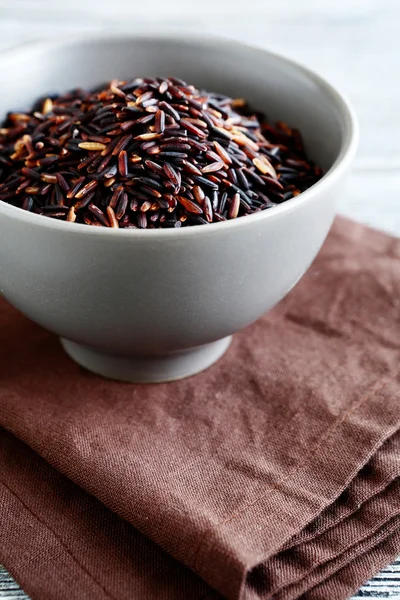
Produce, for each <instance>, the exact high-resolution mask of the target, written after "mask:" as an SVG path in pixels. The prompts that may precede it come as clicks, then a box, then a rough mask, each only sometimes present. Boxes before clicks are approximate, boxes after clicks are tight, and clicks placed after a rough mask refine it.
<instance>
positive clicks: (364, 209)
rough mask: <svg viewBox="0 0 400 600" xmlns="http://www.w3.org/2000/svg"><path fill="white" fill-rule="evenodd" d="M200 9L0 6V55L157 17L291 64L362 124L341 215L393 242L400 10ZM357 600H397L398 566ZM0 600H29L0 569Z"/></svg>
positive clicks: (278, 5)
mask: <svg viewBox="0 0 400 600" xmlns="http://www.w3.org/2000/svg"><path fill="white" fill-rule="evenodd" d="M198 7H199V4H198V3H196V5H195V4H194V3H193V2H188V1H187V0H168V2H162V1H161V0H146V2H143V3H139V2H130V1H129V0H113V2H110V3H108V2H98V0H86V1H82V0H57V1H56V2H54V1H52V2H50V0H35V2H32V0H0V50H2V49H7V48H10V47H13V46H15V45H18V44H20V43H23V42H25V41H29V40H35V39H39V38H43V37H51V36H53V37H56V36H60V35H68V34H71V33H77V32H84V31H101V30H107V31H110V30H112V31H121V32H123V31H132V28H135V30H138V29H144V30H148V29H149V28H154V15H155V14H156V15H157V20H158V22H160V23H162V24H163V26H164V27H170V28H174V29H176V30H177V31H179V30H184V31H193V32H195V31H202V32H208V33H215V34H219V35H225V36H227V37H233V38H237V39H239V40H242V41H247V42H251V43H255V44H258V45H260V46H264V47H268V48H269V49H272V50H275V51H278V52H282V53H283V54H286V55H287V56H290V57H292V58H295V59H297V60H299V61H301V62H303V63H304V64H306V65H308V66H309V67H311V68H313V69H315V70H316V71H318V72H320V73H321V74H322V75H324V76H325V77H326V78H328V79H329V80H330V81H331V82H332V83H333V84H335V85H336V86H338V87H339V88H340V89H341V90H343V91H344V92H345V93H346V95H347V96H348V97H349V98H350V100H351V101H352V103H353V104H354V107H355V109H356V112H357V114H358V117H359V121H360V127H361V139H360V147H359V151H358V154H357V158H356V162H355V167H354V171H353V174H352V176H351V178H350V181H349V185H348V189H347V192H346V193H345V194H344V196H343V198H342V199H341V200H340V203H339V211H340V212H342V213H343V214H345V215H347V216H349V217H351V218H353V219H356V220H358V221H361V222H364V223H367V224H369V225H371V226H373V227H377V228H381V229H384V230H386V231H388V232H391V233H393V234H395V235H400V144H399V143H398V132H399V126H400V110H399V100H398V98H399V94H400V89H399V88H400V80H399V73H400V37H399V35H398V30H399V25H400V2H398V0H324V1H323V2H321V1H320V0H302V1H301V2H300V1H297V0H279V1H278V2H268V0H247V1H246V2H245V3H239V2H227V0H222V1H220V2H216V1H215V0H202V2H201V7H200V8H198ZM356 597H357V598H369V599H376V600H377V599H378V598H391V600H395V599H398V600H399V599H400V560H399V561H397V562H396V563H395V564H394V565H392V566H390V567H387V568H386V569H384V570H383V571H382V573H381V574H379V575H378V576H377V577H375V578H374V579H373V580H372V581H370V582H369V583H367V584H365V586H363V587H362V588H361V590H360V592H359V594H358V595H357V596H356ZM0 598H1V600H11V599H13V600H15V599H19V600H27V598H28V597H27V596H26V595H25V594H24V592H22V591H21V590H20V588H19V587H18V585H17V584H16V583H15V582H14V581H13V579H12V578H11V577H10V576H9V575H8V574H7V572H6V571H5V570H4V569H1V567H0ZM55 600H56V599H55ZM326 600H329V599H326Z"/></svg>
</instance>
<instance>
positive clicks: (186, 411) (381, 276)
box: [0, 218, 400, 600]
mask: <svg viewBox="0 0 400 600" xmlns="http://www.w3.org/2000/svg"><path fill="white" fill-rule="evenodd" d="M399 334H400V241H399V240H396V239H393V238H391V237H389V236H386V235H384V234H382V233H379V232H376V231H373V230H371V229H368V228H365V227H363V226H361V225H357V224H355V223H351V222H349V221H346V220H344V219H341V218H340V219H337V220H336V222H335V224H334V226H333V228H332V231H331V233H330V235H329V237H328V239H327V241H326V243H325V245H324V247H323V249H322V251H321V253H320V254H319V256H318V257H317V259H316V261H315V262H314V264H313V265H312V267H311V268H310V270H309V271H308V273H307V275H306V276H305V277H304V278H303V280H302V281H301V282H300V283H299V284H298V285H297V286H296V288H295V289H294V290H293V291H292V292H291V293H290V294H289V295H288V296H287V297H286V298H285V299H284V300H283V302H281V303H280V305H279V306H277V307H276V308H275V309H274V310H272V311H271V312H270V313H268V314H267V315H266V316H265V317H263V318H262V319H261V320H259V321H258V322H257V323H256V324H254V325H253V326H251V327H249V328H248V329H247V330H245V331H243V332H241V333H240V334H238V335H236V336H235V338H234V341H233V343H232V346H231V348H230V350H229V351H228V353H227V354H226V355H225V356H224V358H223V359H221V360H220V361H219V362H218V363H217V364H216V365H214V366H213V367H212V368H210V369H209V370H208V371H206V372H204V373H201V374H199V375H197V376H195V377H192V378H190V379H187V380H184V381H180V382H175V383H170V384H159V385H150V386H147V385H140V386H139V385H129V384H121V383H117V382H112V381H106V380H103V379H100V378H98V377H95V376H94V375H91V374H90V373H87V372H86V371H84V370H82V369H80V368H79V367H78V366H76V365H75V364H74V363H72V362H71V361H70V360H69V359H68V358H67V357H66V356H65V355H64V354H63V352H62V350H61V348H60V346H59V343H58V341H57V339H56V338H54V336H52V335H51V334H49V333H47V332H45V331H43V330H41V329H40V328H39V327H37V326H36V325H34V324H33V323H31V322H29V321H28V320H26V319H25V318H23V317H22V316H21V315H19V314H18V313H17V312H16V311H15V310H14V309H12V308H11V307H10V306H9V305H7V304H6V302H4V301H3V302H2V303H0V352H1V360H0V384H1V385H0V425H1V426H2V427H3V428H4V429H3V431H2V433H1V438H0V442H1V443H0V514H1V523H2V526H1V528H0V530H1V531H0V536H1V538H0V539H1V543H0V561H1V562H3V564H5V566H6V567H8V568H9V570H10V571H11V572H12V573H13V574H14V575H15V576H16V577H17V579H18V580H19V581H20V582H21V583H22V585H23V586H24V587H25V589H26V590H27V592H28V593H30V594H31V596H32V598H33V600H50V599H51V600H58V599H61V600H62V599H64V598H65V599H67V598H68V600H74V599H76V600H78V599H79V600H82V599H86V598H87V599H90V600H91V599H92V598H93V599H96V600H98V599H100V600H101V599H102V598H115V599H117V598H118V599H125V598H126V599H128V598H129V599H131V598H143V599H145V600H147V599H149V600H152V599H153V598H154V599H155V598H157V599H160V600H164V599H165V600H170V599H173V598H188V599H193V600H200V598H201V599H203V600H204V599H206V598H210V599H211V598H220V597H221V596H222V597H227V598H230V599H238V598H241V599H246V600H253V599H254V600H259V599H264V598H265V599H267V598H272V597H273V598H274V599H279V600H289V599H294V598H300V597H303V598H311V599H321V600H322V599H324V600H326V598H330V600H336V599H337V600H340V599H341V598H346V597H347V596H348V595H349V594H351V593H352V591H354V590H355V589H357V587H358V586H359V585H360V584H361V583H362V582H363V581H364V580H365V579H367V578H368V577H369V576H370V575H372V574H373V572H374V571H375V570H377V569H379V568H381V567H382V566H384V564H385V563H387V562H389V561H390V560H391V559H392V558H394V557H395V555H396V554H397V553H398V552H399V551H400V527H399V525H400V501H399V500H398V498H399V486H400V479H399V476H400V453H399V449H400V412H399V410H398V401H399V399H400V375H399V358H400V335H399Z"/></svg>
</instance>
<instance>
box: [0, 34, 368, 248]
mask: <svg viewBox="0 0 400 600" xmlns="http://www.w3.org/2000/svg"><path fill="white" fill-rule="evenodd" d="M138 39H146V40H149V39H154V41H156V40H158V41H159V40H167V41H168V40H177V41H179V42H181V43H183V44H184V43H191V42H193V41H195V42H197V43H202V44H203V45H205V44H210V42H211V43H213V44H214V45H215V44H223V45H226V44H230V45H233V44H234V45H235V46H236V47H238V46H239V47H242V48H243V49H248V50H253V51H256V52H259V53H264V54H267V55H269V56H270V57H272V58H273V59H274V60H276V61H278V62H281V63H283V64H285V65H287V66H290V67H292V68H294V69H296V70H298V71H300V72H301V73H303V74H304V75H305V76H306V77H308V78H309V79H310V80H312V81H313V82H314V83H315V84H317V85H318V87H320V88H321V89H322V90H323V91H324V93H325V94H327V96H329V97H330V98H331V99H332V100H333V102H334V104H335V105H336V107H337V108H338V112H339V115H340V118H341V119H342V124H343V130H344V134H343V140H342V144H341V147H340V151H339V152H338V154H337V156H336V159H335V161H334V162H333V164H332V166H331V167H330V168H329V170H328V171H327V172H326V173H325V174H324V175H323V177H322V178H321V179H320V180H319V181H318V182H317V183H315V184H314V185H312V186H311V187H310V188H308V189H307V190H305V191H304V192H302V193H301V194H300V195H299V196H297V197H296V198H292V199H290V200H288V201H286V202H283V203H282V204H278V205H277V206H275V207H274V208H273V209H270V210H264V211H261V212H257V213H252V214H249V215H246V217H245V218H243V217H240V218H237V219H232V220H227V221H221V222H218V223H212V224H211V225H212V227H206V226H192V227H183V228H179V229H178V228H176V229H175V228H165V229H161V228H160V229H115V228H111V227H90V226H88V225H86V224H83V223H69V222H67V221H58V220H55V219H49V218H47V219H45V218H43V215H37V214H34V213H30V212H28V211H25V210H22V209H20V208H18V207H16V206H12V205H11V204H8V203H6V202H4V201H2V200H0V216H1V213H3V214H6V215H7V216H9V217H12V218H15V219H16V220H17V221H22V222H24V223H26V224H27V225H29V226H35V227H38V228H44V229H51V230H54V231H57V230H59V231H60V232H61V231H64V232H68V234H74V235H81V234H84V235H85V236H86V237H87V236H88V235H92V236H103V237H104V236H105V237H107V238H113V239H120V240H123V239H128V238H129V239H137V238H141V237H143V236H144V238H147V240H152V241H155V239H156V238H159V237H160V238H168V237H170V238H172V239H175V240H178V239H183V238H186V237H191V236H193V235H200V234H201V235H205V234H206V235H219V234H223V233H227V232H228V230H231V229H236V228H237V227H244V226H251V225H252V224H253V223H259V222H261V221H263V220H270V219H274V218H279V217H280V216H281V215H282V214H285V213H290V212H292V211H295V210H297V209H298V208H300V207H301V206H302V205H304V204H307V203H309V202H311V201H312V200H313V199H314V198H315V196H316V195H317V194H320V193H323V192H324V191H325V189H326V188H328V187H329V186H331V185H332V184H334V183H335V181H336V180H337V179H338V178H340V176H341V174H342V173H343V172H344V171H345V170H346V169H347V167H348V166H349V164H350V163H351V161H352V159H353V157H354V155H355V152H356V150H357V146H358V138H359V127H358V121H357V117H356V115H355V111H354V109H353V107H352V105H351V103H350V101H349V100H348V98H347V97H346V95H345V94H343V93H342V92H341V91H339V90H338V89H337V88H336V87H334V86H333V85H332V84H331V83H329V81H327V80H326V79H325V78H324V77H322V76H321V75H319V74H318V73H317V72H315V71H313V70H312V69H310V68H308V67H306V66H305V65H303V64H301V63H299V62H297V61H296V60H293V59H291V58H289V57H287V56H285V55H282V54H280V53H278V52H274V51H271V50H269V49H266V48H264V47H263V46H260V45H258V44H249V43H247V42H242V41H238V40H235V39H234V38H230V37H224V36H222V35H214V34H195V33H183V32H181V31H176V30H168V31H162V32H158V31H157V30H155V29H152V30H151V31H140V32H137V33H135V34H132V33H126V32H121V33H118V32H111V33H108V32H95V33H92V32H90V33H83V34H77V35H74V36H71V35H69V36H61V37H57V38H47V39H46V38H45V39H40V40H33V41H28V42H24V43H22V44H19V45H18V46H14V47H12V48H8V49H6V50H3V51H1V52H0V61H2V60H3V59H4V58H5V59H7V58H9V57H11V59H14V58H18V55H22V56H23V55H24V54H26V53H27V52H30V51H31V50H32V49H39V50H41V49H43V50H51V49H54V48H56V47H68V46H73V45H75V44H79V43H80V44H82V43H87V44H90V43H91V42H96V41H97V42H98V41H105V40H106V41H116V42H118V41H129V40H131V41H133V40H138Z"/></svg>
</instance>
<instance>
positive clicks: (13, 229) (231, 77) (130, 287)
mask: <svg viewBox="0 0 400 600" xmlns="http://www.w3.org/2000/svg"><path fill="white" fill-rule="evenodd" d="M141 75H142V76H146V75H147V76H159V75H160V76H168V75H175V76H177V77H180V78H183V79H185V80H187V81H188V82H190V83H193V84H195V85H196V86H197V87H200V88H205V89H208V90H212V91H216V92H222V93H226V94H229V95H232V96H233V97H245V98H247V99H248V100H249V101H250V102H251V104H252V105H253V106H254V107H255V108H257V109H259V110H261V111H263V112H265V113H267V115H268V117H269V119H270V121H271V122H273V121H274V120H277V119H282V120H284V121H286V122H287V123H288V124H290V125H293V126H295V127H297V128H299V129H300V131H301V132H302V134H303V137H304V141H305V146H306V150H307V152H308V153H309V156H310V157H311V158H312V159H314V160H315V161H316V162H317V164H319V165H320V166H322V167H323V168H324V170H325V172H326V174H325V175H324V177H323V178H322V179H321V180H320V181H319V182H318V183H317V184H315V185H314V186H313V187H311V188H310V189H308V190H307V191H306V192H304V193H302V194H301V195H300V196H298V197H296V198H293V199H291V200H288V201H287V202H285V203H283V204H281V205H279V206H276V207H274V208H272V209H269V210H267V211H264V212H261V213H256V214H252V215H249V216H246V217H241V218H238V219H235V220H232V221H226V222H221V223H214V224H212V225H209V226H205V225H200V226H193V227H188V228H181V229H162V230H160V229H158V230H157V229H155V230H114V229H105V228H98V227H90V226H87V225H80V224H76V223H67V222H61V221H55V220H52V219H50V218H45V217H43V216H40V215H35V214H31V213H28V212H26V211H24V210H21V209H18V208H16V207H14V206H11V205H9V204H6V203H4V202H1V201H0V256H1V260H0V291H1V292H2V294H3V295H4V296H5V298H6V299H7V300H8V301H9V302H10V303H11V304H13V305H14V306H15V307H16V308H17V309H19V310H20V311H21V312H22V313H24V314H25V315H26V316H27V317H29V318H30V319H32V320H33V321H35V322H36V323H38V324H40V325H41V326H43V327H44V328H46V329H48V330H49V331H51V332H53V333H55V334H56V335H58V336H60V338H61V343H62V344H63V346H64V348H65V350H66V352H67V353H68V354H69V355H70V356H71V357H72V358H73V359H74V360H75V361H76V362H78V363H79V364H80V365H82V366H84V367H86V368H87V369H89V370H91V371H93V372H95V373H98V374H100V375H103V376H105V377H109V378H113V379H117V380H123V381H132V382H156V381H170V380H174V379H179V378H183V377H187V376H189V375H192V374H194V373H198V372H199V371H201V370H203V369H205V368H206V367H208V366H210V365H211V364H212V363H213V362H215V361H216V360H217V359H218V358H219V357H220V356H221V355H222V354H223V353H224V352H225V350H226V349H227V348H228V346H229V343H230V340H231V336H232V334H233V333H235V332H236V331H238V330H240V329H242V328H243V327H246V326H247V325H249V324H250V323H253V322H254V321H255V320H256V319H258V318H259V317H260V316H261V315H262V314H263V313H265V312H266V311H268V310H269V309H271V308H272V307H273V306H274V305H275V304H276V303H277V302H279V301H280V300H281V299H282V298H283V297H284V296H285V295H286V294H287V293H288V292H289V290H290V289H291V288H292V287H293V286H294V285H295V283H296V282H297V281H298V280H299V279H300V277H301V276H302V275H303V274H304V272H305V271H306V270H307V268H308V267H309V265H310V264H311V262H312V260H313V259H314V258H315V256H316V254H317V252H318V250H319V249H320V247H321V245H322V243H323V241H324V239H325V237H326V235H327V233H328V231H329V228H330V226H331V223H332V220H333V217H334V213H335V202H336V200H337V198H338V197H339V196H340V195H341V194H342V191H343V186H344V184H345V180H346V175H347V172H348V170H349V166H350V163H351V161H352V158H353V156H354V152H355V148H356V140H357V126H356V122H355V118H354V115H353V111H352V109H351V107H350V106H349V104H348V102H347V101H346V100H345V99H344V98H343V96H341V95H340V94H339V93H338V92H337V91H336V90H335V89H334V88H332V87H331V86H330V85H329V84H328V83H326V82H325V81H324V80H323V79H321V78H320V77H319V76H318V75H316V74H315V73H313V72H311V71H310V70H308V69H306V68H304V67H302V66H300V65H298V64H296V63H294V62H293V61H291V60H288V59H286V58H283V57H281V56H279V55H277V54H274V53H272V52H267V51H266V50H263V49H260V48H255V47H251V46H248V45H244V44H240V43H238V42H237V41H230V40H226V39H219V38H214V37H201V36H194V35H190V36H189V35H181V34H172V33H171V34H162V35H161V34H160V35H158V34H152V35H144V34H143V35H132V36H129V37H110V36H97V37H85V38H82V37H80V38H74V39H68V40H61V41H49V42H48V41H46V42H39V43H33V44H29V45H26V46H24V47H20V48H19V49H16V50H12V51H9V52H6V53H3V54H2V55H1V56H0V81H3V82H6V86H5V88H4V91H3V93H2V94H1V96H0V117H1V118H3V116H4V115H5V113H6V112H7V111H8V110H11V109H12V110H18V109H20V110H22V109H27V108H28V107H29V106H30V105H31V104H32V103H33V101H34V100H35V99H36V98H37V97H38V96H42V95H44V94H46V93H52V92H61V91H66V90H68V89H70V88H73V87H76V86H83V87H86V88H87V87H95V86H96V85H98V84H101V83H103V82H105V81H107V80H111V79H114V78H119V79H127V78H130V77H135V76H141ZM265 344H266V345H267V344H268V339H266V340H265Z"/></svg>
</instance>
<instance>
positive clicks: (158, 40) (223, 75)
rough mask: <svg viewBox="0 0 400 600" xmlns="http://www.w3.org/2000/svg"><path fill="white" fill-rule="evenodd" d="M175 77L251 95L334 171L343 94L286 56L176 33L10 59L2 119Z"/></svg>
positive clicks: (81, 43)
mask: <svg viewBox="0 0 400 600" xmlns="http://www.w3.org/2000/svg"><path fill="white" fill-rule="evenodd" d="M166 75H175V76H177V77H181V78H183V79H185V80H186V81H188V82H190V83H193V84H195V85H196V86H198V87H200V88H206V89H208V90H211V91H215V92H220V93H225V94H229V95H231V96H233V97H245V98H247V99H248V100H249V101H250V102H251V104H252V105H253V106H254V107H255V108H256V109H258V110H260V111H262V112H265V113H266V114H267V115H268V118H269V120H270V121H271V122H273V121H274V120H277V119H282V120H284V121H286V122H287V123H288V124H289V125H292V126H294V127H297V128H298V129H300V131H301V132H302V134H303V137H304V140H305V144H306V149H307V152H308V153H309V155H310V157H311V158H313V159H314V160H315V161H316V162H317V163H318V164H319V165H320V166H322V167H323V168H324V169H325V170H328V169H329V168H330V167H331V166H332V165H333V163H334V162H335V160H336V158H337V157H338V155H339V153H340V150H341V148H342V146H343V142H344V139H345V136H346V135H348V130H347V123H346V113H345V109H344V107H343V106H342V105H341V102H340V101H339V99H338V97H337V96H336V95H335V94H334V93H333V92H332V90H331V89H330V88H329V87H328V86H326V85H325V84H324V83H323V82H322V81H321V80H320V79H319V78H317V77H315V76H314V75H313V74H312V73H310V72H309V71H307V70H306V69H302V68H300V67H298V66H297V65H295V64H292V63H291V62H289V61H286V60H285V59H283V58H280V57H278V56H276V55H274V54H270V53H268V52H264V51H262V50H259V49H257V48H251V47H248V46H245V45H242V44H240V43H235V42H233V41H229V40H220V39H214V38H212V37H210V38H193V37H188V38H185V37H176V36H175V37H173V36H170V37H168V36H166V37H160V36H147V37H144V36H143V37H137V38H124V37H122V38H104V39H90V38H89V39H86V40H82V39H78V40H77V39H75V40H71V41H68V40H63V41H61V42H53V43H38V44H33V45H28V46H26V47H23V48H20V49H17V50H16V51H12V52H9V53H6V54H4V55H3V56H2V57H1V60H0V81H6V82H7V87H6V92H7V93H3V94H1V95H0V119H3V117H4V116H5V114H6V113H7V111H10V110H24V109H28V108H29V107H30V106H31V104H32V103H33V102H34V101H35V100H36V99H37V98H38V97H40V96H43V95H45V94H52V93H58V92H63V91H67V90H69V89H71V88H73V87H77V86H82V87H85V88H91V87H95V86H97V85H99V84H101V83H103V82H105V81H107V80H110V79H113V78H119V79H130V78H134V77H137V76H166Z"/></svg>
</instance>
